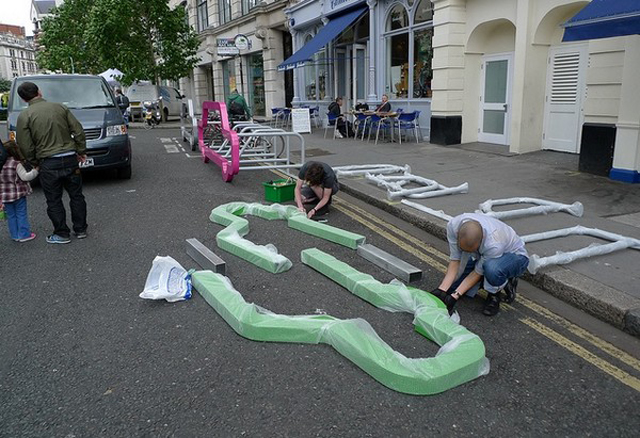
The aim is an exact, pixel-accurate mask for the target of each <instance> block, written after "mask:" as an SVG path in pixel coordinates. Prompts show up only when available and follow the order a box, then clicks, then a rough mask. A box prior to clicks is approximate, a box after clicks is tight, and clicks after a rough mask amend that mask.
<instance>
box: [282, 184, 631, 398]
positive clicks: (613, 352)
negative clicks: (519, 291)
mask: <svg viewBox="0 0 640 438" xmlns="http://www.w3.org/2000/svg"><path fill="white" fill-rule="evenodd" d="M273 172H274V173H276V174H279V175H284V174H282V173H281V172H278V171H273ZM333 201H334V207H335V208H336V209H337V210H339V211H340V212H342V213H344V214H345V215H347V216H348V217H350V218H351V219H353V220H355V221H356V222H358V223H360V224H362V225H364V226H365V227H367V228H369V229H370V230H371V231H373V232H374V233H376V234H378V235H380V236H381V237H383V238H385V239H386V240H388V241H389V242H391V243H393V244H394V245H396V246H398V247H399V248H402V249H403V250H405V251H406V252H408V253H409V254H411V255H413V256H415V257H416V258H418V259H419V260H421V261H423V262H424V263H426V264H428V265H429V266H431V267H433V268H435V269H437V270H438V271H440V272H442V273H444V272H446V270H447V264H448V260H449V257H448V255H447V254H444V253H443V252H441V251H438V250H437V249H435V248H433V247H431V246H429V245H426V244H423V243H422V242H419V241H418V239H417V238H416V237H414V236H412V235H410V234H409V233H407V232H405V231H403V230H401V229H400V228H398V227H396V226H395V225H392V224H390V223H388V222H386V221H384V220H382V219H380V218H378V217H376V216H374V215H373V214H371V213H369V212H368V211H366V210H364V209H362V208H360V207H358V206H355V205H353V204H352V203H348V202H346V201H344V200H342V199H341V198H340V197H339V196H337V197H334V198H333ZM517 303H518V304H517V305H515V306H512V305H508V304H503V307H504V308H505V309H506V310H509V311H516V312H518V313H520V314H522V318H520V319H519V321H520V322H521V323H523V324H525V325H526V326H528V327H530V328H532V329H533V330H535V331H536V332H538V333H539V334H541V335H542V336H544V337H546V338H548V339H550V340H552V341H553V342H555V343H557V344H558V345H560V346H562V347H563V348H565V349H566V350H568V351H569V352H571V353H573V354H575V355H576V356H578V357H580V358H582V359H584V360H585V361H587V362H588V363H590V364H592V365H593V366H595V367H596V368H598V369H600V370H602V371H604V372H605V373H607V374H609V375H610V376H612V377H613V378H615V379H617V380H618V381H620V382H622V383H624V384H625V385H627V386H629V387H631V388H633V389H635V390H636V391H639V392H640V379H638V378H637V377H635V376H633V375H631V374H629V373H628V372H626V371H624V370H622V369H621V368H619V367H617V366H615V365H613V364H612V363H610V362H609V361H607V360H605V359H603V358H601V357H600V356H597V355H596V354H594V353H592V352H590V351H589V350H587V349H586V348H584V347H583V346H581V345H580V344H578V343H577V342H574V341H572V340H571V339H569V338H567V337H566V336H564V335H562V334H560V333H558V332H557V331H555V330H553V329H552V328H551V327H549V326H548V325H546V324H543V323H541V322H540V321H538V320H536V319H534V318H531V317H529V316H526V315H525V313H524V312H523V311H522V310H521V309H520V308H519V307H520V306H522V307H524V308H526V309H527V310H530V311H532V312H533V313H535V314H536V315H537V317H539V318H542V319H543V320H547V321H550V322H552V323H554V324H556V325H558V326H560V327H562V328H563V329H564V330H567V331H568V332H570V333H571V334H572V335H573V336H575V337H577V338H580V339H582V340H583V341H585V342H587V343H588V344H590V345H591V346H593V347H595V348H597V349H598V350H600V351H602V352H604V353H606V354H608V355H609V356H611V357H613V358H615V359H616V360H618V361H620V362H622V363H624V364H626V365H627V366H629V367H630V368H633V369H634V370H635V371H637V372H639V373H640V360H638V359H636V358H635V357H633V356H631V355H630V354H628V353H626V352H625V351H623V350H621V349H619V348H617V347H615V346H614V345H611V344H610V343H608V342H606V341H604V340H603V339H600V338H599V337H597V336H596V335H594V334H593V333H591V332H589V331H587V330H585V329H583V328H581V327H579V326H577V325H575V324H573V323H572V322H570V321H568V320H567V319H565V318H563V317H562V316H560V315H558V314H556V313H553V312H551V311H550V310H548V309H546V308H544V307H542V306H540V305H539V304H536V303H534V302H533V301H531V300H529V299H527V298H525V297H523V296H522V295H518V301H517Z"/></svg>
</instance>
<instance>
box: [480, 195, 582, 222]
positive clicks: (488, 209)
mask: <svg viewBox="0 0 640 438" xmlns="http://www.w3.org/2000/svg"><path fill="white" fill-rule="evenodd" d="M510 204H536V207H528V208H522V209H518V210H508V211H493V210H492V208H493V207H494V206H496V205H510ZM558 211H564V212H566V213H569V214H571V215H573V216H577V217H581V216H582V214H583V213H584V207H583V205H582V203H580V202H578V201H576V202H574V203H573V204H561V203H559V202H554V201H548V200H546V199H539V198H527V197H520V198H505V199H488V200H486V201H485V202H483V203H482V204H480V205H479V210H478V212H479V213H483V214H486V215H487V216H492V217H495V218H497V219H514V218H519V217H524V216H532V215H536V214H548V213H554V212H558Z"/></svg>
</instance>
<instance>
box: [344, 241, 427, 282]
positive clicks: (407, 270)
mask: <svg viewBox="0 0 640 438" xmlns="http://www.w3.org/2000/svg"><path fill="white" fill-rule="evenodd" d="M356 252H357V253H358V255H360V256H361V257H363V258H364V259H366V260H369V261H370V262H371V263H373V264H374V265H376V266H378V267H380V268H382V269H384V270H385V271H387V272H390V273H392V274H393V275H395V276H397V277H398V278H400V279H401V280H402V281H404V282H405V283H411V282H414V281H418V280H420V279H421V278H422V270H420V269H418V268H416V267H415V266H413V265H410V264H409V263H407V262H405V261H404V260H401V259H399V258H398V257H396V256H394V255H391V254H389V253H388V252H386V251H383V250H382V249H380V248H378V247H377V246H374V245H371V244H368V243H365V244H364V245H358V249H357V250H356Z"/></svg>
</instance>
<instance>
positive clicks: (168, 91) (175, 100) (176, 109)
mask: <svg viewBox="0 0 640 438" xmlns="http://www.w3.org/2000/svg"><path fill="white" fill-rule="evenodd" d="M125 94H126V96H127V97H128V98H129V104H130V105H131V106H130V108H131V118H132V120H136V119H137V118H142V106H143V103H144V102H157V103H158V105H159V106H160V110H161V111H162V118H163V120H164V121H165V122H166V121H167V119H168V118H169V117H170V116H171V117H180V115H181V112H182V111H183V99H184V96H183V95H182V94H181V93H180V91H178V90H177V89H175V88H173V87H167V86H166V85H154V84H152V83H151V82H148V81H140V82H136V83H134V84H133V85H131V86H130V87H129V88H127V92H126V93H125Z"/></svg>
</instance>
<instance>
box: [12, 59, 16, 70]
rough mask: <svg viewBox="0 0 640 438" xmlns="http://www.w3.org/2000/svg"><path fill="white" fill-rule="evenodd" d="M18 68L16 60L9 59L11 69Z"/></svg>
mask: <svg viewBox="0 0 640 438" xmlns="http://www.w3.org/2000/svg"><path fill="white" fill-rule="evenodd" d="M17 69H18V62H17V61H16V60H15V59H12V60H11V70H17Z"/></svg>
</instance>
